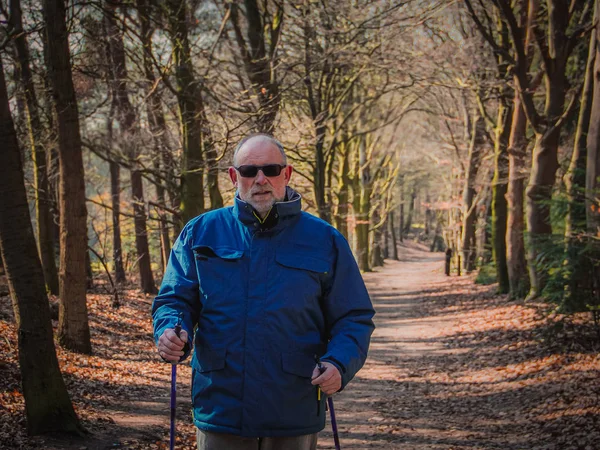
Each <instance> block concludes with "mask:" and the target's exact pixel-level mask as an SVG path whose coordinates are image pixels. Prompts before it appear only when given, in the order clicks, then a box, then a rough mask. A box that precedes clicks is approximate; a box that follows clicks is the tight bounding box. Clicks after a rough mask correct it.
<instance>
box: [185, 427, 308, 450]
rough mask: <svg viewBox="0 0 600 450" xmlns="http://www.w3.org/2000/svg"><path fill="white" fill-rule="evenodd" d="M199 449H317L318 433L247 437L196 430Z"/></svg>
mask: <svg viewBox="0 0 600 450" xmlns="http://www.w3.org/2000/svg"><path fill="white" fill-rule="evenodd" d="M196 439H197V443H198V450H316V448H317V434H316V433H315V434H305V435H303V436H289V437H264V438H247V437H241V436H235V435H233V434H225V433H211V432H209V431H202V430H198V429H197V430H196Z"/></svg>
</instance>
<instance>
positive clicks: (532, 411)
mask: <svg viewBox="0 0 600 450" xmlns="http://www.w3.org/2000/svg"><path fill="white" fill-rule="evenodd" d="M400 259H401V261H390V260H387V261H386V265H385V267H383V268H381V269H378V270H377V271H375V272H372V273H367V274H365V279H366V281H367V285H368V287H369V291H370V293H371V295H372V297H373V301H374V304H375V308H376V310H377V316H376V324H377V329H376V330H375V333H374V335H373V340H372V346H371V352H370V355H369V359H368V361H367V363H366V365H365V367H364V368H363V370H362V371H361V372H359V374H358V376H357V377H356V378H355V380H354V381H353V382H352V383H351V384H350V385H349V386H348V387H347V388H346V389H345V390H344V391H343V392H341V393H339V394H336V395H335V397H334V400H335V406H336V414H337V416H338V417H337V418H338V428H339V432H340V439H341V448H342V449H366V448H382V449H384V448H385V449H407V450H408V449H436V450H437V449H444V450H451V449H452V450H458V449H548V450H551V449H556V450H563V449H582V450H595V449H599V448H600V354H599V352H600V343H599V342H598V339H597V337H596V334H595V333H596V332H595V330H594V329H593V327H592V324H590V323H587V322H585V321H586V320H587V318H586V317H576V318H573V319H570V320H568V321H565V320H561V319H562V318H561V317H558V316H555V315H548V311H547V308H546V307H544V306H543V305H539V304H527V305H525V304H523V302H521V301H519V302H511V301H508V300H507V298H506V296H500V295H496V294H495V288H496V286H495V285H491V286H481V285H475V284H474V283H473V277H470V276H468V277H460V278H459V277H445V276H444V275H443V255H442V254H439V253H435V254H434V253H429V252H427V251H426V249H425V248H424V247H421V246H419V245H417V244H412V243H407V244H405V245H402V246H401V248H400ZM122 297H123V298H122V306H121V307H120V308H119V309H113V308H112V307H111V302H112V299H111V297H110V295H109V294H108V293H107V291H106V289H104V288H103V286H102V285H101V284H100V283H98V284H97V287H96V288H95V290H94V293H93V294H90V295H89V296H88V298H89V303H88V307H89V313H90V326H91V330H92V339H93V346H94V355H93V356H82V355H77V354H73V353H69V352H65V351H62V350H60V348H58V349H57V351H58V356H59V360H60V363H61V369H62V372H63V376H64V378H65V381H66V383H67V386H68V389H69V392H70V394H71V398H72V400H73V402H74V405H75V408H76V411H77V413H78V415H79V417H80V418H81V420H82V422H83V424H84V426H85V427H86V428H87V429H88V430H89V432H90V433H89V435H88V436H86V437H83V438H69V437H67V438H64V437H59V436H42V437H28V436H27V435H26V432H25V416H24V411H23V408H24V404H23V396H22V394H21V388H20V381H19V370H18V364H17V353H16V352H17V341H16V333H15V325H14V320H13V314H12V309H11V303H10V299H9V297H8V289H7V287H6V286H5V285H3V284H2V280H0V336H1V338H0V447H1V448H21V449H33V448H38V449H39V448H41V449H80V450H84V449H88V450H92V449H108V448H129V449H164V448H168V440H169V435H168V432H169V391H170V385H169V383H170V372H171V371H170V367H169V366H167V365H166V364H164V363H162V362H159V360H158V357H157V355H156V353H155V350H154V343H153V340H152V332H151V321H150V315H149V311H150V304H151V300H152V299H151V298H150V297H145V296H143V295H140V294H139V292H138V291H137V290H135V289H134V288H133V287H131V288H130V289H129V290H125V291H124V292H123V295H122ZM54 325H56V322H55V323H54ZM190 376H191V374H190V368H189V366H187V365H181V366H179V369H178V380H179V386H178V389H179V392H178V394H179V397H178V416H177V445H176V448H178V449H193V448H195V447H194V445H195V433H194V427H193V425H192V424H191V412H190V401H189V383H190ZM332 448H334V445H333V439H332V436H331V426H330V424H329V423H328V425H327V428H326V429H325V431H324V432H323V433H322V435H321V438H320V442H319V449H332Z"/></svg>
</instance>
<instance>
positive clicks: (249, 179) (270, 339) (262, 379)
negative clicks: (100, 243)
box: [152, 134, 374, 450]
mask: <svg viewBox="0 0 600 450" xmlns="http://www.w3.org/2000/svg"><path fill="white" fill-rule="evenodd" d="M291 175H292V166H291V165H289V164H287V160H286V155H285V152H284V149H283V146H282V145H281V144H280V143H279V142H278V141H277V140H275V139H274V138H273V137H271V136H269V135H264V134H259V135H252V136H250V137H247V138H246V139H244V140H243V141H242V142H240V144H239V145H238V146H237V148H236V150H235V153H234V158H233V167H230V168H229V176H230V178H231V181H232V182H233V184H234V185H235V187H236V188H237V193H236V196H235V204H234V205H233V206H232V207H225V208H221V209H218V210H215V211H210V212H207V213H205V214H202V215H200V216H198V217H196V218H195V219H193V220H191V221H190V222H189V223H188V224H187V225H186V226H185V227H184V229H183V231H182V232H181V235H180V236H179V238H178V239H177V241H176V242H175V244H174V246H173V250H172V252H171V257H170V259H169V264H168V267H167V270H166V272H165V276H164V278H163V282H162V286H161V289H160V292H159V294H158V296H157V297H156V299H155V300H154V303H153V306H152V314H153V318H154V334H155V339H156V342H157V347H158V352H159V354H160V356H161V357H162V358H163V359H165V360H167V361H170V362H173V363H176V362H178V361H181V360H183V359H184V358H186V357H187V356H188V354H189V353H190V349H191V348H192V347H193V349H194V350H193V353H194V354H193V357H192V368H193V374H192V403H193V416H194V424H195V425H196V427H197V428H198V433H197V434H198V449H199V450H212V449H226V450H238V449H239V450H250V449H251V450H259V449H260V450H309V449H315V448H316V443H317V433H318V432H319V431H320V430H322V429H323V427H324V426H325V395H321V392H323V393H325V394H327V395H331V394H333V393H334V392H337V391H339V390H341V389H343V388H344V387H345V386H346V384H347V383H348V382H349V381H350V380H351V379H352V378H353V377H354V375H355V374H356V372H358V370H359V369H360V368H361V367H362V365H363V364H364V362H365V359H366V356H367V350H368V347H369V340H370V337H371V333H372V332H373V328H374V326H373V321H372V318H373V314H374V311H373V307H372V305H371V301H370V299H369V295H368V293H367V290H366V288H365V285H364V283H363V280H362V278H361V275H360V272H359V270H358V267H357V265H356V263H355V261H354V258H353V256H352V253H351V251H350V248H349V246H348V243H347V242H346V240H345V239H344V237H343V236H342V235H341V234H340V233H339V232H338V231H336V230H335V229H334V228H333V227H332V226H331V225H329V224H327V223H326V222H323V221H322V220H320V219H318V218H316V217H314V216H312V215H310V214H308V213H305V212H302V210H301V197H300V195H299V194H298V193H297V192H295V191H294V190H292V189H291V188H290V187H288V182H289V181H290V177H291ZM180 313H183V323H182V330H181V332H180V335H179V337H178V336H177V334H176V333H175V331H174V327H175V324H176V322H177V317H178V316H179V314H180ZM317 362H320V363H321V364H322V369H324V371H323V370H322V369H321V370H319V369H318V367H317V365H316V363H317Z"/></svg>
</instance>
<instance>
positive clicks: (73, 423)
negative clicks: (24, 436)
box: [0, 60, 82, 434]
mask: <svg viewBox="0 0 600 450" xmlns="http://www.w3.org/2000/svg"><path fill="white" fill-rule="evenodd" d="M0 141H1V142H2V145H3V149H2V151H1V152H0V251H1V253H2V261H3V265H4V270H5V271H6V277H7V279H8V285H9V289H10V294H11V298H12V302H13V308H14V311H15V319H16V323H17V334H18V336H19V366H20V369H21V383H22V385H23V396H24V397H25V414H26V417H27V430H28V432H29V433H30V434H41V433H45V432H49V431H69V432H76V433H78V432H81V431H82V428H81V425H80V424H79V420H78V418H77V416H76V414H75V411H74V409H73V405H72V404H71V400H70V399H69V394H68V392H67V389H66V386H65V383H64V381H63V378H62V375H61V373H60V369H59V367H58V359H57V358H56V350H55V348H54V339H53V336H52V322H51V320H50V305H49V303H48V298H47V296H46V291H45V287H44V275H43V272H42V267H41V264H40V260H39V257H38V254H37V249H36V244H35V238H34V236H33V230H32V228H31V218H30V215H29V205H28V204H27V196H26V193H25V185H24V180H23V168H22V165H21V152H20V150H19V144H18V142H17V136H16V133H15V130H14V125H13V121H12V117H11V114H10V109H9V106H8V95H7V92H6V82H5V79H4V69H3V67H2V61H1V60H0Z"/></svg>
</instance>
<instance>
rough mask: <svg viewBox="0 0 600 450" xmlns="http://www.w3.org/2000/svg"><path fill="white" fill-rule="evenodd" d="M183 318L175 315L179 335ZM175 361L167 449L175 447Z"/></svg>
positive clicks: (171, 449) (180, 315)
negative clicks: (169, 434)
mask: <svg viewBox="0 0 600 450" xmlns="http://www.w3.org/2000/svg"><path fill="white" fill-rule="evenodd" d="M182 320H183V313H179V316H178V317H177V325H175V334H176V335H177V337H179V333H180V332H181V321H182ZM176 401H177V363H174V364H173V365H172V366H171V436H170V438H169V449H170V450H173V449H174V448H175V410H176V408H177V405H176Z"/></svg>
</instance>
